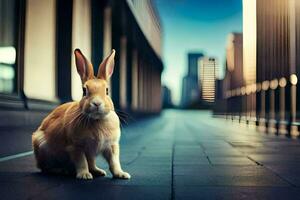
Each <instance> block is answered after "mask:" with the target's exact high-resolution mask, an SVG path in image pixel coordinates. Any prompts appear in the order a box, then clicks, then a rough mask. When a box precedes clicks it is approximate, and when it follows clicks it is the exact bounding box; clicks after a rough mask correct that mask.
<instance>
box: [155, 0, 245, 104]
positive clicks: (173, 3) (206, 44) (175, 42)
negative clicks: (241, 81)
mask: <svg viewBox="0 0 300 200" xmlns="http://www.w3.org/2000/svg"><path fill="white" fill-rule="evenodd" d="M154 2H155V4H156V7H157V10H158V12H159V16H160V18H161V22H162V27H163V35H162V37H163V44H162V45H163V46H162V48H163V61H164V65H165V69H164V72H163V75H162V81H163V83H164V84H165V85H167V86H168V87H169V88H170V89H171V90H172V99H173V102H174V103H175V104H178V103H179V102H180V97H181V80H182V77H183V76H184V75H185V74H186V71H187V53H188V52H203V53H204V54H205V55H207V56H214V57H216V58H217V59H219V62H220V70H219V71H220V73H219V76H220V77H221V78H222V77H223V74H224V73H223V69H224V63H225V51H226V40H227V36H228V34H229V33H231V32H242V0H155V1H154Z"/></svg>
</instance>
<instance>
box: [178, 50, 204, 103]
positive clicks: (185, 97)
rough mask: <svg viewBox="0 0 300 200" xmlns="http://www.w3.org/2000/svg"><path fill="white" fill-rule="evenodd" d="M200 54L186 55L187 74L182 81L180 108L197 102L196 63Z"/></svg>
mask: <svg viewBox="0 0 300 200" xmlns="http://www.w3.org/2000/svg"><path fill="white" fill-rule="evenodd" d="M203 56H204V55H203V54H202V53H188V72H187V75H186V76H184V77H183V79H182V93H181V106H182V107H188V106H190V105H191V104H194V103H195V102H197V101H199V99H200V88H199V85H198V74H199V73H198V68H199V66H198V63H199V60H200V59H201V58H202V57H203Z"/></svg>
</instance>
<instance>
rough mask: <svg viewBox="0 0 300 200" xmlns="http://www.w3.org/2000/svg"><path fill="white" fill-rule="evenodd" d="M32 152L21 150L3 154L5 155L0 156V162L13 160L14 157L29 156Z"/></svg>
mask: <svg viewBox="0 0 300 200" xmlns="http://www.w3.org/2000/svg"><path fill="white" fill-rule="evenodd" d="M32 154H33V151H26V152H22V153H18V154H14V155H10V156H5V157H2V158H0V162H4V161H8V160H13V159H16V158H22V157H25V156H30V155H32Z"/></svg>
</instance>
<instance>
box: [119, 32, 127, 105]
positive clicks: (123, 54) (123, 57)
mask: <svg viewBox="0 0 300 200" xmlns="http://www.w3.org/2000/svg"><path fill="white" fill-rule="evenodd" d="M126 85H127V38H126V36H124V35H123V36H121V38H120V108H121V109H123V110H126V109H127V87H126Z"/></svg>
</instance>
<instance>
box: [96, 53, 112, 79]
mask: <svg viewBox="0 0 300 200" xmlns="http://www.w3.org/2000/svg"><path fill="white" fill-rule="evenodd" d="M115 53H116V51H115V50H114V49H113V50H112V52H111V54H110V55H109V56H108V57H107V58H105V59H104V60H103V61H102V63H101V64H100V66H99V70H98V75H97V78H100V79H104V80H108V79H109V78H110V77H111V75H112V74H113V71H114V66H115V60H114V59H115Z"/></svg>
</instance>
